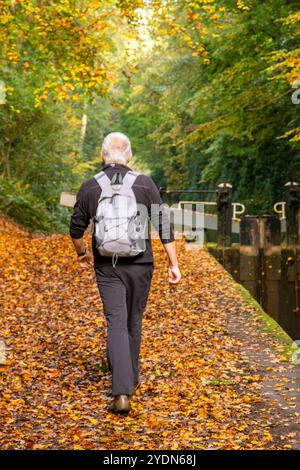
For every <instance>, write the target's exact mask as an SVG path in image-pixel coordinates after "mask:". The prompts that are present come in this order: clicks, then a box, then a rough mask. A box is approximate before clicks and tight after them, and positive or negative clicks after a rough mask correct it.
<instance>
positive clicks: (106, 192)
mask: <svg viewBox="0 0 300 470" xmlns="http://www.w3.org/2000/svg"><path fill="white" fill-rule="evenodd" d="M94 178H95V180H96V181H97V183H98V184H99V186H100V188H101V191H102V194H101V197H110V196H111V193H112V189H111V182H110V179H109V177H108V176H107V175H106V174H105V172H104V171H100V173H97V174H96V175H95V176H94Z"/></svg>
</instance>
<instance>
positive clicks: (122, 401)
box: [111, 395, 130, 413]
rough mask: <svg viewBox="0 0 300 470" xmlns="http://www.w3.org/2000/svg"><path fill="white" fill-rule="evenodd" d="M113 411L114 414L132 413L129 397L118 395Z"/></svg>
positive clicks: (112, 407)
mask: <svg viewBox="0 0 300 470" xmlns="http://www.w3.org/2000/svg"><path fill="white" fill-rule="evenodd" d="M111 411H113V412H114V413H128V412H129V411H130V403H129V399H128V396H127V395H116V396H114V399H113V404H112V406H111Z"/></svg>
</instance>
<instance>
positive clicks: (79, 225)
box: [70, 183, 91, 238]
mask: <svg viewBox="0 0 300 470" xmlns="http://www.w3.org/2000/svg"><path fill="white" fill-rule="evenodd" d="M90 218H91V216H90V213H89V209H88V201H87V192H86V191H85V189H84V183H83V184H82V185H81V187H80V189H79V191H78V193H77V194H76V203H75V205H74V208H73V213H72V216H71V221H70V236H71V237H72V238H81V237H83V234H84V232H85V230H86V229H87V227H88V225H89V223H90Z"/></svg>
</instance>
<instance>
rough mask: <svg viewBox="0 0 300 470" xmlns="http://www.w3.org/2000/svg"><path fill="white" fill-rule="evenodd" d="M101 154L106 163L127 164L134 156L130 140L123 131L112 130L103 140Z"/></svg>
mask: <svg viewBox="0 0 300 470" xmlns="http://www.w3.org/2000/svg"><path fill="white" fill-rule="evenodd" d="M101 155H102V158H103V160H104V162H105V163H120V164H123V165H126V163H128V162H129V160H130V159H131V156H132V151H131V143H130V140H129V139H128V137H127V136H126V135H125V134H122V133H121V132H111V133H110V134H108V135H107V136H106V137H105V138H104V140H103V143H102V149H101Z"/></svg>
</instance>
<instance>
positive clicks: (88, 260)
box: [77, 249, 92, 268]
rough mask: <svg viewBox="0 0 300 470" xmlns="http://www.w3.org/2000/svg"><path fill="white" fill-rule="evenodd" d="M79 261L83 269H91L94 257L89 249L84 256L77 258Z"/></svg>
mask: <svg viewBox="0 0 300 470" xmlns="http://www.w3.org/2000/svg"><path fill="white" fill-rule="evenodd" d="M77 260H78V263H79V264H80V266H81V267H82V268H89V267H90V266H91V264H92V255H91V253H90V252H89V250H88V249H87V250H86V251H85V254H84V255H82V256H77Z"/></svg>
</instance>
